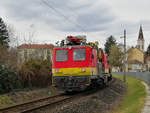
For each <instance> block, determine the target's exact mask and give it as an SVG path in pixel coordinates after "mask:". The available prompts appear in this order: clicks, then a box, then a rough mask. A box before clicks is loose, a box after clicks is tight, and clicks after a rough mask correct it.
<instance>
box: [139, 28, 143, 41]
mask: <svg viewBox="0 0 150 113" xmlns="http://www.w3.org/2000/svg"><path fill="white" fill-rule="evenodd" d="M138 40H144V36H143V30H142V25H140V30H139V36H138Z"/></svg>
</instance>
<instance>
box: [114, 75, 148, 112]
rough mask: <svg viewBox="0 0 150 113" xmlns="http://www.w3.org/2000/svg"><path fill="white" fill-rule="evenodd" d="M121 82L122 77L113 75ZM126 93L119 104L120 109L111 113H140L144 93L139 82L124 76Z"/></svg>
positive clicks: (143, 101)
mask: <svg viewBox="0 0 150 113" xmlns="http://www.w3.org/2000/svg"><path fill="white" fill-rule="evenodd" d="M113 77H115V78H119V79H121V80H122V78H123V76H120V75H113ZM126 80H127V81H126V85H127V87H128V91H127V93H126V94H125V96H124V98H123V100H122V101H121V103H120V107H118V108H117V109H115V110H114V111H113V112H112V113H141V110H142V108H143V106H144V103H145V98H146V91H145V87H144V86H143V84H142V83H141V80H139V79H136V78H133V77H129V76H126Z"/></svg>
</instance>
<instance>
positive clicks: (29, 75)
mask: <svg viewBox="0 0 150 113" xmlns="http://www.w3.org/2000/svg"><path fill="white" fill-rule="evenodd" d="M19 79H20V81H21V84H22V86H23V87H46V86H48V85H50V84H51V62H50V61H48V60H44V61H43V60H41V59H30V60H29V61H27V62H24V63H23V64H22V65H21V67H20V69H19Z"/></svg>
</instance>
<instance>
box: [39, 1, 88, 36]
mask: <svg viewBox="0 0 150 113" xmlns="http://www.w3.org/2000/svg"><path fill="white" fill-rule="evenodd" d="M41 2H42V3H43V4H44V5H46V6H47V7H48V8H49V9H51V10H53V11H55V12H56V13H57V14H59V15H60V16H62V17H63V18H64V19H65V20H66V21H68V22H70V23H72V24H74V25H75V26H76V27H78V28H79V29H81V30H82V32H84V33H86V30H85V29H84V28H83V27H82V26H81V25H79V24H78V23H76V22H74V21H72V20H70V19H69V18H68V17H67V16H65V15H64V14H63V13H62V12H60V11H58V10H57V9H56V8H54V7H53V5H52V4H50V3H49V2H48V1H46V0H41Z"/></svg>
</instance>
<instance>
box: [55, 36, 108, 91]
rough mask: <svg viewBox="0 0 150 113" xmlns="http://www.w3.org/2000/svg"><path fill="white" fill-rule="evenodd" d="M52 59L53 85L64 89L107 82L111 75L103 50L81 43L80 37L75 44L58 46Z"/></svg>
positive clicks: (76, 88)
mask: <svg viewBox="0 0 150 113" xmlns="http://www.w3.org/2000/svg"><path fill="white" fill-rule="evenodd" d="M70 39H71V38H69V40H70ZM72 40H73V41H74V40H75V38H72ZM69 42H70V41H69ZM52 61H53V62H52V78H53V79H52V80H53V81H52V83H53V86H55V87H56V88H58V89H60V90H63V91H74V90H76V91H79V90H84V89H85V88H86V87H88V86H89V85H91V84H92V82H98V81H101V82H103V83H107V82H108V80H109V78H110V77H111V74H110V73H109V66H108V57H107V56H106V55H105V54H104V53H103V51H102V50H101V49H98V47H97V46H91V45H89V44H84V45H81V44H80V40H79V39H78V40H77V42H76V41H75V45H64V46H56V47H55V48H54V49H53V57H52Z"/></svg>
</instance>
